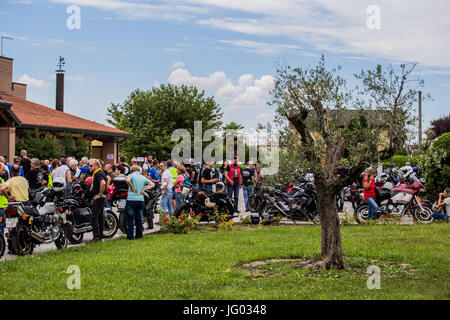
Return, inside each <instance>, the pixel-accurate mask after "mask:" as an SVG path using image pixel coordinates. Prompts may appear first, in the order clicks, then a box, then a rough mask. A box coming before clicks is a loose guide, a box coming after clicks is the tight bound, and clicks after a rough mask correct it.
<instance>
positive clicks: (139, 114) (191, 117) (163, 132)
mask: <svg viewBox="0 0 450 320" xmlns="http://www.w3.org/2000/svg"><path fill="white" fill-rule="evenodd" d="M108 117H109V119H107V121H108V122H109V123H110V124H112V125H113V126H115V127H116V128H118V129H120V130H124V131H127V132H130V133H131V134H132V136H131V137H130V138H128V139H127V140H125V142H123V143H122V144H121V150H122V152H121V153H124V154H126V155H127V156H128V157H129V158H131V157H133V156H141V155H144V154H145V153H147V152H150V153H152V155H153V157H154V158H158V159H160V160H165V159H169V158H170V156H171V151H172V149H173V147H174V146H175V145H176V144H177V142H173V141H171V135H172V132H173V131H174V130H175V129H187V130H188V131H189V132H190V133H191V136H192V137H193V136H194V121H202V130H203V132H204V131H205V130H208V129H211V128H219V127H220V125H221V124H222V122H221V120H220V119H221V117H222V112H221V109H220V106H219V105H218V104H217V103H216V102H215V101H214V99H213V98H210V97H205V92H204V91H199V90H198V89H197V88H195V87H193V86H191V87H188V86H184V85H183V86H173V85H171V84H168V85H164V84H163V85H161V86H160V87H153V88H152V89H151V90H149V91H142V90H139V89H138V90H135V91H133V92H132V93H131V94H130V96H129V97H128V98H127V99H126V100H125V101H124V102H123V103H122V104H111V107H110V108H108ZM193 140H194V139H193V138H192V144H193ZM192 150H194V149H193V145H192Z"/></svg>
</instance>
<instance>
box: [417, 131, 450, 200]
mask: <svg viewBox="0 0 450 320" xmlns="http://www.w3.org/2000/svg"><path fill="white" fill-rule="evenodd" d="M419 169H420V170H421V172H423V173H424V174H423V175H424V178H425V179H426V186H425V188H426V191H427V194H428V197H429V198H430V199H436V198H437V197H438V195H439V193H440V192H442V191H443V190H444V189H445V188H446V187H448V186H449V184H450V132H448V133H444V134H443V135H441V136H440V137H438V138H437V139H435V140H434V141H433V142H432V143H431V145H430V148H429V149H428V151H427V153H426V155H425V156H423V157H421V158H420V159H419Z"/></svg>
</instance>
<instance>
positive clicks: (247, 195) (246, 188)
mask: <svg viewBox="0 0 450 320" xmlns="http://www.w3.org/2000/svg"><path fill="white" fill-rule="evenodd" d="M243 189H244V203H245V211H248V206H247V202H248V198H250V196H251V195H252V193H253V186H252V185H249V186H244V187H243Z"/></svg>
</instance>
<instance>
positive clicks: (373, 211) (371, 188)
mask: <svg viewBox="0 0 450 320" xmlns="http://www.w3.org/2000/svg"><path fill="white" fill-rule="evenodd" d="M376 175H377V171H376V170H375V169H370V171H369V174H368V175H367V177H365V178H364V179H363V182H362V186H363V189H364V200H366V202H367V204H368V205H369V214H368V219H370V218H372V217H373V218H374V219H375V217H376V216H377V211H378V205H377V203H376V202H375V188H376V187H375V177H376Z"/></svg>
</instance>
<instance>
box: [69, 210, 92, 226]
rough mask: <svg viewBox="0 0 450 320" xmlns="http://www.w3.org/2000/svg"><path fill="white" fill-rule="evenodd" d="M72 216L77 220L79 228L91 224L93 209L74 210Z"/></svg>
mask: <svg viewBox="0 0 450 320" xmlns="http://www.w3.org/2000/svg"><path fill="white" fill-rule="evenodd" d="M72 215H73V217H74V219H75V224H76V225H77V226H79V225H82V224H90V223H91V216H92V214H91V209H89V208H78V209H75V210H72Z"/></svg>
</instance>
